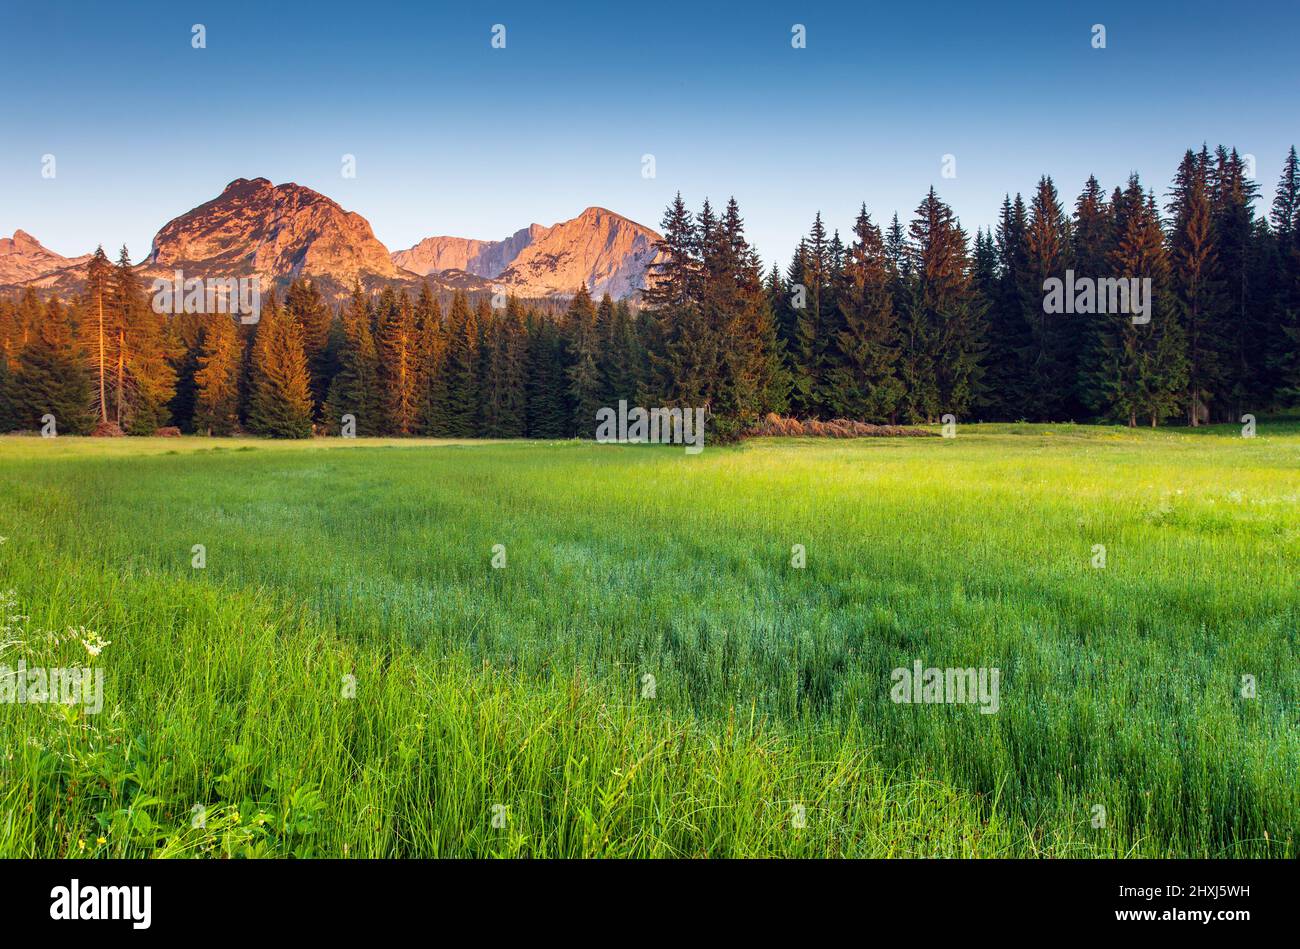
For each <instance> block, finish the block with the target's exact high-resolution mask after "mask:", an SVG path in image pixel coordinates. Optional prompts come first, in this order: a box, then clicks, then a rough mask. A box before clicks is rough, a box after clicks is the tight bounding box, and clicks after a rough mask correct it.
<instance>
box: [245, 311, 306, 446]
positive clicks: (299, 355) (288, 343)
mask: <svg viewBox="0 0 1300 949" xmlns="http://www.w3.org/2000/svg"><path fill="white" fill-rule="evenodd" d="M251 384H252V394H251V397H250V400H249V411H248V428H249V430H250V431H252V432H254V433H255V434H258V435H269V436H271V437H272V438H309V437H310V436H311V416H312V402H311V377H310V374H309V373H308V372H307V356H306V354H305V353H304V352H303V348H302V340H301V339H300V338H299V335H298V326H297V324H296V323H294V322H293V320H291V319H290V318H289V316H288V315H287V314H286V313H284V312H282V311H281V309H280V307H279V305H278V304H277V303H276V300H275V297H274V296H272V297H271V298H270V299H269V300H268V301H267V302H266V303H265V304H264V305H263V307H262V314H261V319H260V320H259V322H258V324H257V341H256V342H255V343H254V344H253V366H252V380H251Z"/></svg>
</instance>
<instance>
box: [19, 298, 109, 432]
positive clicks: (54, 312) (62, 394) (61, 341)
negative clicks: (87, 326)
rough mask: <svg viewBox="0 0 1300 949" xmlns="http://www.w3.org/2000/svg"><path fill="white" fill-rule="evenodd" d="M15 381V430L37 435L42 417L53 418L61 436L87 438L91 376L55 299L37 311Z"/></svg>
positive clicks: (91, 422) (90, 423)
mask: <svg viewBox="0 0 1300 949" xmlns="http://www.w3.org/2000/svg"><path fill="white" fill-rule="evenodd" d="M13 376H14V378H13V385H12V393H13V394H12V399H13V412H14V414H15V416H16V417H17V424H18V427H19V428H23V429H39V428H41V426H42V418H43V417H44V416H46V415H53V416H54V419H55V425H56V430H57V432H58V433H59V434H61V435H85V434H88V433H89V432H90V430H91V429H92V428H93V426H94V414H93V413H92V412H91V409H90V406H91V404H92V393H91V387H90V376H89V374H88V373H87V372H86V370H85V369H84V364H83V360H82V354H81V353H80V351H79V350H78V348H77V345H76V343H75V342H74V340H73V336H72V324H71V320H70V316H69V313H68V310H67V308H66V307H64V306H63V305H62V304H61V303H60V302H59V300H58V298H53V299H51V300H50V301H49V302H48V303H47V304H45V305H44V307H42V308H41V315H40V319H39V320H38V321H37V323H36V325H35V326H34V327H33V329H32V331H31V334H30V336H29V337H28V341H27V345H26V346H24V347H23V349H22V351H21V352H20V353H19V354H18V363H17V365H16V366H15V367H14V370H13Z"/></svg>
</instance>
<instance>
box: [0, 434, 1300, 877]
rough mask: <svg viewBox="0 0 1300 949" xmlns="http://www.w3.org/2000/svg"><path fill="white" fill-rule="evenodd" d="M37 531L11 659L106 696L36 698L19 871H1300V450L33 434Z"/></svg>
mask: <svg viewBox="0 0 1300 949" xmlns="http://www.w3.org/2000/svg"><path fill="white" fill-rule="evenodd" d="M0 498H2V499H3V500H2V502H0V536H2V537H3V538H4V540H3V542H2V543H0V591H9V592H5V593H4V601H3V610H4V615H3V626H4V629H3V630H2V631H0V644H2V645H0V652H2V655H0V663H5V664H7V665H9V666H14V665H15V663H16V662H17V661H18V660H20V659H21V660H24V661H25V662H26V664H27V666H28V667H36V666H42V667H67V666H86V665H89V666H91V667H93V668H95V669H102V670H103V672H104V686H103V696H104V705H103V708H102V710H101V711H100V712H99V713H98V714H92V713H90V712H89V711H88V710H87V709H86V708H85V707H83V706H77V705H72V706H66V705H59V704H31V703H28V704H17V703H13V704H4V705H0V749H3V759H2V760H0V856H4V857H87V858H92V857H97V856H115V857H140V856H169V857H190V856H200V857H222V856H236V857H238V856H289V855H296V856H303V857H305V856H351V857H435V856H534V857H561V856H628V857H670V856H672V857H675V856H686V857H697V856H712V857H736V856H762V855H781V856H831V857H843V856H852V857H857V856H864V857H877V856H888V857H915V856H953V857H968V856H976V857H999V856H1050V857H1077V856H1083V857H1102V856H1105V857H1111V856H1126V857H1127V856H1141V857H1153V856H1188V857H1239V856H1245V857H1295V856H1297V854H1298V853H1300V843H1298V842H1297V831H1300V777H1298V776H1300V727H1298V726H1300V584H1298V583H1297V576H1298V575H1300V570H1298V568H1300V422H1297V421H1296V420H1294V419H1292V420H1272V421H1270V420H1263V421H1261V422H1260V424H1259V430H1258V434H1257V435H1256V437H1254V438H1243V437H1241V432H1240V429H1239V428H1237V427H1216V428H1211V429H1208V430H1201V431H1196V432H1192V431H1187V430H1172V431H1171V430H1136V431H1133V430H1128V429H1121V428H1091V427H1088V428H1085V427H1074V426H1051V425H1019V426H1017V425H1000V426H963V427H962V428H961V429H960V430H959V433H958V435H957V437H956V438H952V439H940V438H906V439H860V440H852V441H848V440H846V441H831V440H813V439H808V440H795V439H788V440H785V439H759V440H754V441H750V442H746V443H744V444H740V445H736V446H727V447H715V446H709V447H708V448H707V449H706V450H705V451H704V452H703V453H702V454H700V455H697V456H689V455H686V454H685V453H684V452H683V451H682V449H681V448H680V447H669V446H631V445H596V444H592V443H589V442H587V443H584V442H576V441H573V442H498V443H492V442H475V443H459V444H457V443H452V442H431V441H416V440H391V441H389V440H366V439H358V440H341V439H317V440H314V441H310V442H271V441H265V440H254V439H243V440H231V439H200V438H184V439H118V440H90V439H76V438H64V437H60V438H57V439H53V440H48V439H41V438H35V437H26V438H20V437H6V438H0ZM196 545H201V554H202V556H201V561H202V566H196V563H198V562H199V560H200V553H198V552H196V550H195V546H196ZM497 545H500V546H497ZM795 545H802V548H803V550H804V552H805V556H806V565H805V566H802V567H798V566H794V565H793V563H792V561H793V560H794V559H795V556H796V555H795V553H794V552H793V551H794V548H795ZM1098 545H1101V546H1103V547H1104V548H1105V550H1104V565H1101V563H1102V562H1101V561H1099V559H1098V555H1099V548H1098ZM494 560H495V562H496V565H494ZM101 644H104V645H101ZM94 653H97V654H94ZM918 660H919V661H921V662H922V663H923V664H924V665H925V666H927V667H930V666H934V667H981V668H996V669H998V670H999V671H1000V696H999V702H998V707H997V711H996V712H994V713H992V714H986V713H984V712H982V711H981V709H980V708H979V707H977V706H975V705H971V704H902V703H896V702H894V701H892V700H891V695H890V691H891V679H890V675H891V670H893V669H895V668H899V667H902V668H911V667H912V665H913V663H914V662H916V661H918ZM1244 677H1250V678H1244ZM1248 682H1251V683H1253V690H1252V688H1251V687H1250V686H1248V685H1247V683H1248Z"/></svg>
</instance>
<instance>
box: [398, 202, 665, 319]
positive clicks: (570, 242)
mask: <svg viewBox="0 0 1300 949" xmlns="http://www.w3.org/2000/svg"><path fill="white" fill-rule="evenodd" d="M658 240H659V235H658V234H657V233H655V232H654V231H652V230H650V229H649V228H648V227H645V226H643V225H641V224H638V223H636V222H635V221H631V220H629V219H628V218H625V217H623V216H622V215H620V214H615V213H614V212H613V211H608V210H606V209H605V208H596V207H592V208H587V209H586V210H585V211H583V212H582V213H581V214H579V215H578V216H577V217H576V218H573V219H572V220H568V221H561V222H560V223H559V224H556V225H553V226H552V227H543V226H542V225H540V224H533V225H530V226H529V227H526V228H524V229H522V230H519V231H516V232H515V233H514V234H512V235H511V236H510V237H508V238H506V239H505V240H501V241H479V240H473V239H470V238H463V237H429V238H425V239H424V240H422V241H420V243H418V244H416V245H415V246H414V247H412V248H409V249H407V250H402V251H398V252H397V253H395V254H393V261H394V263H396V264H397V265H398V266H400V267H405V268H406V269H408V270H411V271H414V272H415V273H420V274H436V273H438V272H439V271H440V270H442V269H444V268H446V267H455V268H458V269H461V270H465V271H468V272H469V273H473V274H477V275H479V276H481V277H486V278H489V279H491V280H492V282H493V283H495V284H499V285H502V286H504V287H506V288H507V289H509V290H512V291H514V292H515V293H517V294H519V295H520V296H527V297H548V296H566V295H568V294H572V293H573V292H575V291H576V290H577V289H578V287H580V286H581V285H582V284H584V283H585V284H586V285H587V288H588V289H589V290H590V291H591V292H592V294H593V295H594V296H600V295H602V294H604V293H609V294H610V295H611V296H614V297H627V296H631V295H633V294H635V293H636V292H637V291H638V290H640V289H643V288H644V286H645V275H646V269H647V268H648V267H649V265H650V263H651V262H652V261H653V260H654V257H655V249H654V248H655V243H656V242H657V241H658Z"/></svg>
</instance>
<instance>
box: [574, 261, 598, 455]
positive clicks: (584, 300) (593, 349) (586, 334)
mask: <svg viewBox="0 0 1300 949" xmlns="http://www.w3.org/2000/svg"><path fill="white" fill-rule="evenodd" d="M565 336H566V338H567V341H568V347H569V354H568V369H567V375H568V378H569V398H570V401H571V402H572V404H573V421H572V431H573V432H574V433H575V434H576V435H577V436H578V437H579V438H590V437H592V436H593V434H594V433H595V431H596V412H597V410H599V409H600V408H602V407H604V405H605V402H604V398H603V395H604V391H603V390H604V386H603V385H602V381H601V375H600V368H599V367H598V365H597V363H596V359H597V355H598V353H599V347H600V339H599V336H598V334H597V328H596V307H595V304H594V303H592V301H591V294H590V293H588V292H587V287H586V284H583V286H582V287H581V288H579V290H578V292H577V293H576V294H574V297H573V300H572V301H571V302H570V303H569V309H568V312H567V313H566V314H565Z"/></svg>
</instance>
